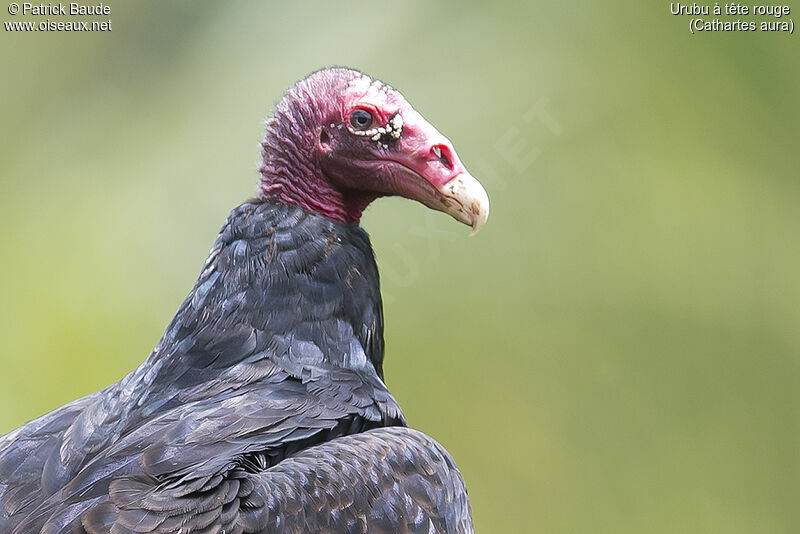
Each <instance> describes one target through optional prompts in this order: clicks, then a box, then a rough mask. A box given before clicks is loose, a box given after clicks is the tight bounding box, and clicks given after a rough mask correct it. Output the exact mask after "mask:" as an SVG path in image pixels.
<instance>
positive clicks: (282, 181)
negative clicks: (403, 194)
mask: <svg viewBox="0 0 800 534" xmlns="http://www.w3.org/2000/svg"><path fill="white" fill-rule="evenodd" d="M293 104H294V105H295V107H298V106H300V105H301V104H299V103H296V102H295V103H293ZM308 114H312V115H313V111H312V110H310V109H290V107H289V104H284V105H282V106H279V107H278V109H277V110H276V112H275V115H274V117H272V118H271V119H269V120H268V121H267V133H266V135H265V136H264V139H263V140H262V141H261V166H260V167H259V169H258V170H259V173H260V174H261V180H260V182H259V189H260V190H261V194H260V198H261V200H264V201H279V202H286V203H288V204H293V205H295V206H299V207H301V208H303V209H304V210H306V211H310V212H312V213H318V214H320V215H323V216H325V217H327V218H328V219H331V220H334V221H338V222H343V223H358V222H359V221H360V220H361V214H362V213H363V212H364V209H366V207H367V205H369V203H370V202H372V201H373V200H375V199H376V198H377V195H376V194H373V193H368V192H364V191H356V190H349V189H341V188H339V187H337V186H335V185H334V184H332V183H331V182H330V181H329V180H328V179H327V177H326V176H325V173H324V172H323V171H322V168H321V166H320V165H319V162H318V161H317V160H316V157H315V154H316V137H315V135H316V133H315V131H309V130H310V129H309V128H308V127H307V124H309V123H311V124H313V123H314V122H313V121H314V120H316V118H311V119H309V118H308V117H307V116H306V115H308ZM298 115H299V116H300V117H301V119H300V120H298V119H297V118H296V117H297V116H298Z"/></svg>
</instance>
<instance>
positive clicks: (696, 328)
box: [0, 0, 800, 533]
mask: <svg viewBox="0 0 800 534" xmlns="http://www.w3.org/2000/svg"><path fill="white" fill-rule="evenodd" d="M798 9H800V6H798ZM792 16H793V17H794V16H797V15H796V14H793V15H792ZM44 18H46V17H30V16H28V17H23V16H17V17H15V18H12V17H10V16H9V15H8V14H7V12H6V4H5V3H4V4H3V6H2V13H1V14H0V19H2V21H9V20H34V21H37V22H39V21H41V20H43V19H44ZM110 18H111V20H112V21H113V25H112V28H113V30H112V31H111V32H107V33H84V34H70V33H56V32H53V33H41V32H39V33H11V32H8V31H5V30H2V29H0V72H2V75H1V76H2V80H3V81H2V84H0V180H1V181H0V227H1V228H2V234H1V238H0V256H1V257H2V262H0V292H1V293H0V294H2V306H0V355H1V356H0V357H1V358H2V366H1V368H0V432H6V431H9V430H11V429H13V428H15V427H16V426H18V425H21V424H23V423H24V422H25V421H27V420H29V419H31V418H34V417H36V416H38V415H40V414H42V413H44V412H46V411H49V410H51V409H53V408H55V407H57V406H59V405H61V404H63V403H65V402H67V401H69V400H72V399H74V398H76V397H78V396H82V395H84V394H87V393H89V392H91V391H94V390H97V389H99V388H101V387H103V386H105V385H107V384H109V383H111V382H114V381H116V380H118V379H119V378H121V377H122V376H123V375H124V374H126V373H127V372H129V371H130V370H131V369H133V368H134V367H135V366H136V365H137V364H138V363H139V362H141V361H142V360H143V359H144V358H145V357H146V355H147V354H148V353H149V351H150V350H151V348H152V347H153V346H154V344H155V343H156V341H157V340H158V338H159V337H160V334H161V332H162V330H163V328H164V327H165V326H166V324H167V323H168V321H169V320H170V318H171V317H172V314H173V312H174V311H175V310H176V309H177V307H178V305H179V304H180V302H181V300H182V299H183V297H184V296H185V294H186V293H187V292H188V290H189V289H190V287H191V286H192V284H193V282H194V280H195V276H196V274H197V273H198V272H199V269H200V267H201V265H202V263H203V261H204V259H205V255H206V253H207V251H208V249H209V248H210V246H211V244H212V242H213V241H214V238H215V236H216V233H217V231H218V229H219V227H220V226H221V224H222V222H223V220H224V219H225V217H226V215H227V213H228V211H229V210H230V209H231V208H233V207H234V206H235V205H237V204H238V203H239V202H241V201H243V200H245V199H246V198H249V197H250V196H252V195H253V194H254V193H255V183H256V180H257V173H256V167H257V163H258V141H259V139H260V136H261V133H262V126H263V119H264V118H265V117H266V116H267V115H268V114H269V113H270V112H271V109H272V106H273V105H274V103H275V102H276V101H277V100H278V99H279V98H280V96H281V94H282V92H283V91H284V90H285V88H286V87H287V86H288V85H290V84H291V83H293V82H294V81H295V80H297V79H299V78H301V77H303V76H304V75H305V74H306V73H308V72H310V71H312V70H315V69H317V68H319V67H321V66H325V65H331V64H343V65H349V66H353V67H357V68H360V69H362V70H364V71H366V72H369V73H371V74H373V75H375V76H377V77H379V78H381V79H383V80H385V81H387V82H389V83H390V84H392V85H394V86H395V87H397V88H398V89H400V90H401V91H402V92H403V93H404V94H405V95H406V97H407V98H408V99H409V100H410V101H411V102H412V103H413V104H414V105H415V107H416V108H417V109H418V110H419V111H420V112H421V113H422V114H423V115H425V116H426V117H427V118H428V119H429V120H430V121H431V122H432V123H433V124H434V125H436V126H437V127H438V129H439V130H441V131H442V132H444V133H445V135H448V136H449V137H450V138H451V140H452V141H453V142H454V143H455V146H456V148H457V149H458V151H459V154H460V156H461V158H462V160H463V161H464V162H465V163H466V165H467V167H468V168H470V169H471V170H472V171H473V174H475V175H476V176H478V177H479V178H481V179H482V181H483V182H484V183H485V185H486V187H487V189H488V191H489V193H490V196H491V199H492V215H491V218H490V220H489V223H488V225H487V226H486V227H485V228H484V230H483V231H482V232H481V233H480V234H479V235H478V236H476V237H475V238H472V239H468V238H467V229H466V228H464V227H461V226H460V225H458V224H457V223H455V222H454V221H452V220H450V219H449V218H448V217H446V216H444V215H441V214H437V213H431V212H429V211H427V210H426V209H425V208H423V207H422V206H419V205H415V204H412V203H410V202H407V201H402V200H382V201H380V202H378V203H376V204H375V205H374V206H373V207H371V208H370V210H369V211H368V213H367V214H366V216H365V218H364V221H363V222H364V225H365V226H366V227H367V229H368V230H369V232H370V233H371V235H372V239H373V244H374V247H375V249H376V252H377V256H378V262H379V264H380V267H381V270H382V276H383V286H384V294H385V297H386V320H387V326H386V338H387V347H388V348H387V363H386V374H387V381H388V384H389V386H390V389H391V390H392V391H393V392H394V394H395V395H396V397H397V398H398V400H399V402H400V404H401V406H403V407H404V409H405V412H406V415H407V416H408V419H409V421H410V422H411V423H412V425H413V426H415V427H417V428H419V429H422V430H424V431H425V432H427V433H429V434H430V435H432V436H434V437H435V438H437V439H438V440H440V441H441V442H442V443H443V444H444V445H445V446H446V447H447V448H448V449H449V450H450V451H451V452H452V454H453V456H454V457H455V458H456V459H457V461H458V464H459V466H460V468H461V470H462V472H463V474H464V476H465V478H466V480H467V483H468V487H469V492H470V497H471V499H472V506H473V513H474V519H475V525H476V529H477V530H478V531H479V532H485V533H494V532H497V533H504V532H554V533H567V532H607V533H621V532H631V533H639V532H652V533H661V532H663V533H673V532H698V533H705V532H725V533H739V532H741V533H744V532H797V531H798V529H800V507H798V506H797V503H798V501H800V387H798V386H799V385H800V309H799V306H800V304H798V303H800V274H798V271H799V270H800V269H799V266H800V172H798V170H799V167H800V166H799V165H798V153H799V152H800V151H799V150H798V149H800V146H798V145H799V143H798V121H799V120H800V102H799V99H798V95H800V61H798V58H799V57H800V41H798V39H800V37H798V36H796V35H788V34H786V33H771V34H767V33H747V34H743V33H735V34H734V33H727V34H726V33H714V34H698V35H691V34H690V33H689V31H688V19H687V18H686V17H678V16H672V15H670V13H669V3H665V2H634V1H613V2H593V3H590V2H585V3H582V4H581V5H573V4H565V3H560V2H528V3H522V2H521V3H518V4H512V3H507V2H494V3H491V4H490V3H479V2H455V1H452V2H437V3H431V2H423V1H410V2H383V1H376V2H369V3H363V2H352V1H342V2H302V3H300V2H298V3H291V4H290V3H288V2H282V3H279V2H255V1H251V2H236V3H227V2H210V1H200V2H189V1H181V2H177V1H176V2H155V1H152V0H151V1H142V2H135V3H134V2H126V3H121V2H117V3H113V4H112V13H111V15H110ZM51 19H52V20H68V19H57V18H54V17H51Z"/></svg>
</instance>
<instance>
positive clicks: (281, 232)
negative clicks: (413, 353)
mask: <svg viewBox="0 0 800 534" xmlns="http://www.w3.org/2000/svg"><path fill="white" fill-rule="evenodd" d="M160 347H175V348H176V349H177V350H175V351H171V352H166V351H162V350H161V348H160ZM153 357H154V358H156V359H164V358H166V359H167V360H169V361H171V362H172V363H171V364H170V365H168V366H167V368H169V369H171V371H170V373H172V375H171V377H170V378H171V379H172V380H175V373H177V371H176V368H178V369H184V368H196V367H200V368H207V367H209V366H210V367H213V368H216V369H225V368H228V369H230V368H234V367H235V366H238V365H239V364H241V363H243V362H245V363H247V362H249V363H252V362H257V361H259V360H262V359H270V360H272V361H274V362H276V363H278V364H279V365H280V366H281V367H283V368H284V369H286V370H287V371H288V372H290V373H291V374H297V375H298V376H300V375H302V374H303V373H305V372H314V373H319V372H327V371H325V370H326V369H327V370H330V369H334V368H347V369H351V370H354V371H357V372H359V373H365V374H367V375H370V376H375V375H377V377H378V378H381V379H382V378H383V370H382V364H383V311H382V303H381V296H380V287H379V279H378V269H377V266H376V264H375V258H374V256H373V253H372V247H371V245H370V242H369V237H368V236H367V233H366V232H364V230H362V229H361V228H360V227H359V226H358V225H356V224H352V223H340V222H336V221H333V220H331V219H330V218H327V217H323V216H321V215H319V214H316V213H310V212H308V211H306V210H304V209H301V208H300V207H297V206H293V205H290V204H287V203H284V202H264V201H251V202H248V203H245V204H242V205H241V206H239V207H238V208H236V209H234V210H233V212H232V213H231V215H230V216H229V217H228V220H227V221H226V223H225V225H224V226H223V228H222V230H221V232H220V235H219V237H218V238H217V241H216V243H215V244H214V247H213V248H212V250H211V253H210V254H209V257H208V259H207V260H206V263H205V265H204V267H203V270H202V271H201V273H200V276H199V278H198V280H197V283H196V284H195V287H194V288H193V289H192V291H191V292H190V293H189V296H188V297H187V298H186V300H185V301H184V303H183V305H182V306H181V308H180V309H179V310H178V313H177V315H176V316H175V318H174V319H173V321H172V323H171V324H170V326H169V327H168V328H167V331H166V332H165V333H164V336H163V338H162V339H161V342H160V343H159V347H157V348H156V351H155V352H154V354H153Z"/></svg>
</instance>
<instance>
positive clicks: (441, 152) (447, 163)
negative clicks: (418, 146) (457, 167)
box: [431, 145, 453, 169]
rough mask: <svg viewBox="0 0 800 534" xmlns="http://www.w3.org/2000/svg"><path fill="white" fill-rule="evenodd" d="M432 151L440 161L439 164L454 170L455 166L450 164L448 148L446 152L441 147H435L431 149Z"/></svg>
mask: <svg viewBox="0 0 800 534" xmlns="http://www.w3.org/2000/svg"><path fill="white" fill-rule="evenodd" d="M431 151H432V152H433V153H434V155H435V156H436V157H437V158H438V159H439V162H440V163H441V164H442V165H444V166H445V167H447V168H448V169H452V168H453V164H452V163H450V160H449V159H448V157H447V149H446V148H445V150H442V146H441V145H434V147H433V148H432V149H431Z"/></svg>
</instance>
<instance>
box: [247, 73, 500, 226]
mask: <svg viewBox="0 0 800 534" xmlns="http://www.w3.org/2000/svg"><path fill="white" fill-rule="evenodd" d="M261 146H262V158H263V161H262V164H261V168H260V169H259V170H260V172H261V183H260V188H261V196H262V198H264V199H267V200H269V199H277V200H281V201H284V202H289V203H293V204H297V205H300V206H301V207H303V208H305V209H307V210H310V211H315V212H318V213H321V214H323V215H325V216H327V217H329V218H331V219H334V220H337V221H342V222H358V221H359V219H360V218H361V213H362V212H363V211H364V209H365V208H366V207H367V205H368V204H369V203H370V202H372V201H373V200H375V199H376V198H379V197H383V196H391V195H399V196H402V197H406V198H409V199H412V200H416V201H419V202H421V203H423V204H425V205H426V206H428V207H430V208H433V209H435V210H439V211H442V212H445V213H447V214H449V215H451V216H452V217H454V218H455V219H457V220H459V221H461V222H463V223H465V224H468V225H469V226H471V227H472V233H473V234H474V233H475V232H477V231H478V230H479V229H480V228H481V227H482V226H483V225H484V223H485V222H486V219H487V218H488V216H489V198H488V196H487V195H486V191H485V190H484V189H483V187H481V185H480V183H478V181H477V180H476V179H475V178H473V177H472V176H471V175H470V174H469V173H468V172H467V170H466V169H465V168H464V165H463V164H462V163H461V160H459V159H458V156H457V155H456V151H455V149H453V145H452V143H451V142H450V141H449V140H448V139H447V138H446V137H445V136H443V135H442V134H441V133H439V132H438V131H437V130H436V128H434V127H433V126H431V124H430V123H428V121H426V120H425V119H424V118H423V117H422V116H421V115H420V114H419V113H417V112H416V111H415V110H414V108H412V107H411V105H410V104H409V103H408V102H407V101H406V99H405V98H403V95H401V94H400V93H399V92H397V91H396V90H394V89H393V88H392V87H390V86H388V85H386V84H384V83H382V82H380V81H378V80H375V79H373V78H371V77H369V76H367V75H366V74H362V73H361V72H358V71H355V70H351V69H346V68H330V69H323V70H320V71H317V72H314V73H312V74H311V75H309V76H308V77H306V78H305V79H303V80H301V81H299V82H297V83H296V84H295V85H294V86H293V87H291V88H290V89H289V90H288V91H287V92H286V95H285V96H284V97H283V99H282V100H281V101H280V102H279V103H278V105H277V106H276V109H275V113H274V115H273V116H272V117H271V118H270V119H269V120H268V121H267V133H266V135H265V137H264V140H263V141H262V143H261Z"/></svg>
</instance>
